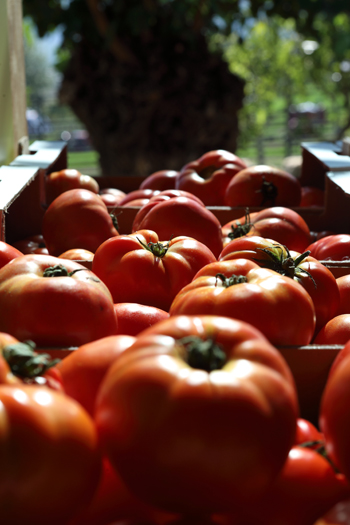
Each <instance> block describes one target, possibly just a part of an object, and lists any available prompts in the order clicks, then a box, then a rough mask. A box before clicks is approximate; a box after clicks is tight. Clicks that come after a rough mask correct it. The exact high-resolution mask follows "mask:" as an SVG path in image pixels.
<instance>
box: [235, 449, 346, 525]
mask: <svg viewBox="0 0 350 525" xmlns="http://www.w3.org/2000/svg"><path fill="white" fill-rule="evenodd" d="M348 497H350V485H349V484H348V482H347V481H346V479H345V476H344V475H343V474H341V473H336V472H335V470H334V468H333V467H332V465H331V464H330V463H329V461H328V460H327V459H326V458H325V457H324V456H323V455H322V454H321V452H318V451H316V450H313V449H310V448H308V447H307V446H306V447H301V446H294V447H293V448H292V449H291V450H290V452H289V455H288V459H287V461H286V463H285V465H284V467H283V470H282V472H281V473H280V474H279V476H278V477H277V478H276V480H275V481H274V483H273V485H272V486H271V487H270V488H269V490H268V491H267V492H266V493H265V494H264V496H263V497H262V498H261V499H260V500H259V501H257V502H254V505H252V506H249V507H247V509H246V512H245V514H244V516H242V520H239V519H237V517H236V518H235V521H234V522H233V523H235V525H243V524H244V525H296V524H298V525H312V524H313V523H314V522H315V521H316V520H317V519H318V518H320V517H321V516H323V514H324V513H325V512H327V511H329V510H330V509H331V508H332V507H333V506H334V505H335V504H336V503H338V502H339V501H342V500H343V499H345V498H348ZM232 525H233V524H232Z"/></svg>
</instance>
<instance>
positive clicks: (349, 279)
mask: <svg viewBox="0 0 350 525" xmlns="http://www.w3.org/2000/svg"><path fill="white" fill-rule="evenodd" d="M337 285H338V289H339V295H340V301H339V308H338V315H340V314H350V274H347V275H342V276H341V277H338V279H337Z"/></svg>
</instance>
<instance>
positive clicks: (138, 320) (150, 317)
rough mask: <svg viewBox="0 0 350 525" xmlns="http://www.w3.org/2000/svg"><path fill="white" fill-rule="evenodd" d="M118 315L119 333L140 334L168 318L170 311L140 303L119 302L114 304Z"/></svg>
mask: <svg viewBox="0 0 350 525" xmlns="http://www.w3.org/2000/svg"><path fill="white" fill-rule="evenodd" d="M114 311H115V313H116V316H117V322H118V334H126V335H133V336H135V335H138V334H139V333H140V332H142V330H145V329H146V328H148V327H149V326H152V325H154V324H155V323H158V321H162V320H163V319H167V318H168V317H169V313H168V312H165V311H164V310H161V309H160V308H155V307H154V306H147V305H144V304H138V303H117V304H115V305H114Z"/></svg>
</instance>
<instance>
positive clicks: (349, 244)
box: [307, 233, 350, 261]
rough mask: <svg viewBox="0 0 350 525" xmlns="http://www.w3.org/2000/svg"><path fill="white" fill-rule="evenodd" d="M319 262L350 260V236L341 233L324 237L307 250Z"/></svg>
mask: <svg viewBox="0 0 350 525" xmlns="http://www.w3.org/2000/svg"><path fill="white" fill-rule="evenodd" d="M307 249H308V250H310V252H311V253H310V255H311V256H312V257H314V258H315V259H317V260H318V261H325V260H331V261H342V260H345V261H348V260H349V259H350V235H349V234H346V233H339V234H334V235H328V236H326V237H322V238H321V239H319V240H318V241H315V242H313V243H312V244H310V245H309V246H308V248H307Z"/></svg>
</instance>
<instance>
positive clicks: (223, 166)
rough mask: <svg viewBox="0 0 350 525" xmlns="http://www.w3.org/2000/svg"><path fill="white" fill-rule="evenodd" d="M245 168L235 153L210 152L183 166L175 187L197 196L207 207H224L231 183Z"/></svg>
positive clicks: (224, 151)
mask: <svg viewBox="0 0 350 525" xmlns="http://www.w3.org/2000/svg"><path fill="white" fill-rule="evenodd" d="M243 168H246V164H245V162H244V161H243V160H242V159H240V158H239V157H238V156H237V155H235V154H234V153H230V152H229V151H226V150H212V151H208V152H207V153H204V155H202V156H201V157H199V159H197V160H194V161H192V162H189V163H187V164H185V166H183V168H182V169H181V171H180V172H179V174H178V176H177V178H176V180H175V186H176V188H178V189H180V190H185V191H189V192H191V193H193V194H194V195H197V196H198V197H200V199H201V200H202V201H203V202H204V204H205V205H206V206H223V205H224V196H225V192H226V188H227V186H228V184H229V182H230V181H231V179H232V177H234V176H235V175H236V173H238V172H239V171H240V170H242V169H243Z"/></svg>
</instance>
